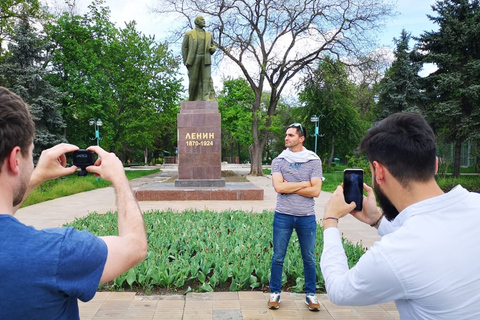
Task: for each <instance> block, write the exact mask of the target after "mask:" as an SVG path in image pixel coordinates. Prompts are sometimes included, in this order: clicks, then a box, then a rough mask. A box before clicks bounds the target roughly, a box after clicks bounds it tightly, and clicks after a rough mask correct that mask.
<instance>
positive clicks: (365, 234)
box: [15, 165, 399, 320]
mask: <svg viewBox="0 0 480 320" xmlns="http://www.w3.org/2000/svg"><path fill="white" fill-rule="evenodd" d="M222 170H232V171H235V172H237V173H239V174H244V175H247V174H248V172H249V167H248V166H243V165H227V166H225V167H222ZM175 174H177V168H176V166H164V167H163V168H162V171H161V172H160V173H157V174H154V175H151V176H147V177H143V178H138V179H134V180H132V181H131V185H132V188H133V189H137V188H139V187H141V186H144V185H146V184H149V183H153V182H160V181H164V180H166V179H167V178H168V177H171V176H174V175H175ZM247 178H248V180H249V181H250V182H252V183H254V184H255V185H257V186H259V187H260V188H263V189H264V200H263V201H196V202H188V201H165V202H163V201H145V202H143V201H142V202H140V207H141V208H142V210H143V211H149V210H166V209H171V210H174V211H179V212H180V211H183V210H186V209H197V210H204V209H208V210H213V211H217V212H220V211H224V210H228V209H235V210H243V211H251V212H262V211H263V210H270V211H273V210H274V208H275V200H276V193H275V190H274V189H273V187H272V183H271V179H270V177H269V176H264V177H253V176H248V177H247ZM329 197H330V194H329V193H327V192H322V193H321V195H320V197H319V198H318V199H317V200H316V205H315V207H316V213H317V219H318V220H320V219H322V217H323V208H324V205H325V202H326V201H327V200H328V199H329ZM93 211H96V212H98V213H105V212H108V211H116V205H115V193H114V190H113V188H112V187H107V188H103V189H97V190H93V191H88V192H83V193H80V194H76V195H72V196H68V197H64V198H60V199H55V200H51V201H47V202H44V203H40V204H36V205H32V206H29V207H26V208H22V209H20V210H18V211H17V213H16V215H15V217H16V218H17V219H19V220H20V221H22V222H23V223H25V224H27V225H32V226H34V227H36V228H37V229H42V228H49V227H60V226H61V225H63V224H64V223H65V222H69V221H73V220H74V219H75V218H80V217H83V216H86V215H87V214H89V213H90V212H93ZM340 230H341V231H342V233H343V236H344V237H345V238H347V239H348V240H350V241H352V242H354V243H358V242H360V243H362V245H363V246H365V247H369V246H371V245H372V244H373V243H374V242H375V241H378V240H379V239H380V237H379V236H378V235H377V233H376V230H375V229H374V228H371V227H369V226H367V225H364V224H362V223H359V222H358V221H357V220H356V219H355V218H353V217H346V218H344V219H342V220H341V222H340ZM268 297H269V294H268V293H263V292H257V291H253V292H215V293H188V294H187V295H182V294H175V295H161V296H140V295H136V294H135V293H130V292H129V293H118V292H98V293H97V294H96V296H95V298H94V299H93V300H91V301H89V302H87V303H80V315H81V319H95V320H100V319H195V320H203V319H232V320H240V319H244V320H246V319H399V315H398V312H397V310H396V308H395V305H394V304H393V303H387V304H382V305H375V306H368V307H338V306H335V305H333V304H332V303H331V302H330V301H329V300H328V297H327V296H326V295H323V294H321V295H318V297H319V300H320V302H321V304H322V310H321V311H320V312H311V311H309V310H308V309H307V307H306V305H305V303H304V299H305V296H304V295H303V294H293V293H288V292H286V293H282V303H281V307H280V309H279V310H269V309H267V307H266V302H267V300H268Z"/></svg>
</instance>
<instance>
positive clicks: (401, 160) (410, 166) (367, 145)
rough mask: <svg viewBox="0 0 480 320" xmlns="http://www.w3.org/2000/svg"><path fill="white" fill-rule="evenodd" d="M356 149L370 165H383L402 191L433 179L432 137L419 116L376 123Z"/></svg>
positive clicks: (401, 116) (398, 115)
mask: <svg viewBox="0 0 480 320" xmlns="http://www.w3.org/2000/svg"><path fill="white" fill-rule="evenodd" d="M360 149H361V150H362V151H365V152H366V154H367V158H368V161H370V162H371V163H373V161H377V162H379V163H381V164H383V165H384V166H385V167H386V168H387V169H388V171H390V173H391V174H392V175H393V176H394V177H395V178H396V179H397V180H398V181H399V182H400V184H401V185H402V186H403V187H408V185H409V183H410V182H412V181H419V182H426V181H428V180H430V179H432V178H433V177H434V176H435V170H436V155H437V150H436V145H435V134H434V133H433V130H432V128H430V126H429V125H428V123H427V122H426V121H425V119H424V118H423V117H422V116H421V115H420V114H419V113H415V112H411V113H396V114H392V115H390V116H389V117H387V118H385V119H383V120H382V121H380V122H378V123H377V124H376V125H375V126H374V127H372V128H371V129H370V130H368V132H367V134H366V135H365V137H364V138H363V140H362V142H361V144H360Z"/></svg>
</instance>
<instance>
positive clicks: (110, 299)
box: [79, 291, 400, 320]
mask: <svg viewBox="0 0 480 320" xmlns="http://www.w3.org/2000/svg"><path fill="white" fill-rule="evenodd" d="M268 297H269V293H263V292H259V291H251V292H245V291H241V292H212V293H187V294H186V295H181V294H178V295H152V296H139V295H136V294H135V293H134V292H125V293H118V292H98V293H97V294H96V296H95V297H94V298H93V300H92V301H90V302H88V303H83V302H81V303H80V305H79V307H80V318H81V319H82V320H103V319H140V320H147V319H148V320H154V319H165V320H174V319H179V320H186V319H193V320H256V319H268V320H283V319H295V320H301V319H338V320H340V319H345V320H351V319H367V320H380V319H385V320H387V319H388V320H393V319H400V316H399V314H398V311H397V310H396V308H395V304H394V303H393V302H389V303H384V304H380V305H374V306H365V307H341V306H335V305H334V304H332V303H331V302H330V300H328V297H327V296H326V295H325V294H320V295H318V298H319V302H320V304H321V310H320V311H318V312H312V311H310V310H308V308H307V306H306V304H305V302H304V301H305V300H304V299H305V295H304V294H299V293H288V292H287V293H282V296H281V297H282V302H281V304H280V309H277V310H270V309H268V308H267V301H268Z"/></svg>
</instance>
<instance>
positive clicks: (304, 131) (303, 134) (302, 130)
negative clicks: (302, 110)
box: [287, 123, 307, 138]
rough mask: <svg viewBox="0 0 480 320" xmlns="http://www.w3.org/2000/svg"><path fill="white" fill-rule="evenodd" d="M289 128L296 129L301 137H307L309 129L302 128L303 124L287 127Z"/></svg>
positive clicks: (293, 124)
mask: <svg viewBox="0 0 480 320" xmlns="http://www.w3.org/2000/svg"><path fill="white" fill-rule="evenodd" d="M288 128H294V129H296V130H297V133H298V136H299V137H305V138H306V137H307V129H305V127H304V126H302V124H301V123H292V124H291V125H289V126H288V127H287V129H288Z"/></svg>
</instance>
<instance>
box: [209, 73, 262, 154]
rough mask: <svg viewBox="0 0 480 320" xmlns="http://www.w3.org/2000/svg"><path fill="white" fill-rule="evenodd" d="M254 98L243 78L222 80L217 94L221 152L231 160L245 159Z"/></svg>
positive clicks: (250, 141) (248, 144)
mask: <svg viewBox="0 0 480 320" xmlns="http://www.w3.org/2000/svg"><path fill="white" fill-rule="evenodd" d="M254 100H255V95H254V94H253V91H252V88H250V86H249V85H248V82H247V81H246V80H245V79H242V78H238V79H229V80H225V81H224V82H223V89H222V91H221V92H220V94H219V96H218V108H219V111H220V113H221V115H222V145H223V152H222V154H223V155H224V158H225V156H226V157H228V158H230V161H231V162H233V160H234V159H235V157H239V161H240V163H242V162H243V161H245V160H247V157H248V147H249V146H250V145H251V144H252V142H253V140H252V134H251V132H252V113H251V111H250V108H251V106H252V104H253V101H254Z"/></svg>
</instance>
